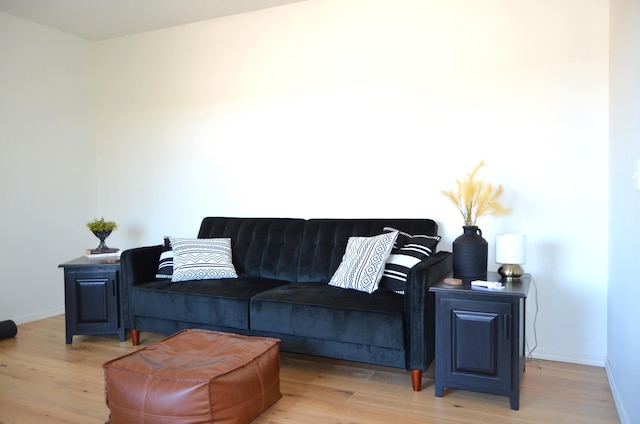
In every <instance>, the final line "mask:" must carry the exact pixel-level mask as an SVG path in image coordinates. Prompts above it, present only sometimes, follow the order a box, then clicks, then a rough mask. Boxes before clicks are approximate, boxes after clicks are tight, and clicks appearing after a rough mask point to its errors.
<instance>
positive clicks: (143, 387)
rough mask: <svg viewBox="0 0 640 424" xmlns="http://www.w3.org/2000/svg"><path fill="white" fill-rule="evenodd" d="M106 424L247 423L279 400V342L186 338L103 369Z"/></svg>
mask: <svg viewBox="0 0 640 424" xmlns="http://www.w3.org/2000/svg"><path fill="white" fill-rule="evenodd" d="M103 368H104V375H105V396H106V401H107V406H108V407H109V410H110V411H111V416H110V421H109V422H110V423H111V424H119V423H127V424H133V423H158V424H169V423H172V424H173V423H181V424H200V423H229V424H231V423H238V424H239V423H249V422H251V421H252V420H253V419H254V418H256V417H257V416H258V415H260V414H261V413H262V412H263V411H264V410H265V409H267V408H268V407H269V406H271V405H273V404H274V403H275V402H276V401H277V400H278V399H280V397H281V396H282V395H281V393H280V340H278V339H272V338H266V337H247V336H240V335H237V334H230V333H221V332H216V331H208V330H184V331H181V332H179V333H176V334H174V335H172V336H169V337H167V338H165V339H163V340H161V341H159V342H157V343H154V344H151V345H149V346H146V347H144V348H142V349H140V350H137V351H135V352H133V353H130V354H128V355H124V356H121V357H120V358H117V359H113V360H111V361H108V362H105V363H104V365H103Z"/></svg>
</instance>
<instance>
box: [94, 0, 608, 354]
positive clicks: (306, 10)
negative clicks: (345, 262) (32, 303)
mask: <svg viewBox="0 0 640 424" xmlns="http://www.w3.org/2000/svg"><path fill="white" fill-rule="evenodd" d="M96 59H97V60H96V77H97V78H96V81H97V100H98V103H97V117H98V123H97V124H98V125H97V128H98V130H97V145H98V153H99V154H98V158H99V159H98V193H99V196H100V197H99V210H100V211H101V213H102V214H104V215H105V217H107V218H110V219H115V220H117V221H118V222H120V223H121V224H122V225H121V228H120V229H119V230H118V231H117V232H116V233H114V235H112V236H111V240H112V241H113V244H116V245H119V246H120V247H123V248H128V247H133V246H139V245H146V244H158V243H160V242H161V240H162V236H163V235H180V236H194V235H195V234H196V232H197V229H198V226H199V223H200V220H201V219H202V217H204V216H209V215H222V216H233V215H236V216H292V217H429V218H434V219H436V220H437V221H438V222H439V223H440V224H441V232H442V234H443V236H444V240H443V242H442V246H441V247H442V248H443V249H447V250H449V249H450V247H451V242H452V240H453V239H454V238H455V237H457V236H458V235H459V234H460V233H461V231H462V229H461V226H462V220H461V218H460V216H458V215H457V212H456V211H455V210H454V208H453V206H451V205H450V204H449V203H447V200H446V199H445V198H444V197H443V196H441V195H440V193H439V191H440V190H441V189H447V188H450V187H452V185H453V183H454V179H455V178H459V177H462V176H463V175H464V174H465V173H466V172H467V171H468V170H470V169H471V168H472V167H473V165H475V163H476V162H477V161H478V160H480V159H485V161H486V162H487V164H488V167H487V168H486V169H485V171H484V173H483V176H484V177H485V178H487V179H490V180H492V181H493V182H495V183H502V184H503V185H504V187H505V196H504V198H503V200H504V203H505V204H506V205H508V206H511V207H512V208H513V213H512V214H511V215H510V216H508V217H499V218H493V217H489V218H485V219H484V220H481V221H480V226H481V228H482V229H483V230H484V234H485V238H487V240H488V241H489V242H490V244H491V246H493V242H494V237H495V235H496V234H497V233H500V232H504V231H519V232H525V233H526V234H527V237H528V258H527V264H526V270H527V271H528V272H530V273H532V274H533V275H534V278H535V280H536V283H537V289H538V303H539V316H538V320H537V336H538V340H537V342H538V347H537V350H536V351H535V353H534V355H535V356H537V357H539V358H551V359H558V360H564V361H570V362H578V363H586V364H596V365H603V364H604V360H605V356H606V319H607V313H606V311H607V303H606V302H607V301H606V298H607V258H606V255H605V253H604V252H606V250H607V241H606V236H605V234H606V231H607V230H606V228H607V176H608V161H607V154H608V152H607V128H608V98H607V96H608V1H607V0H594V1H590V2H584V1H582V0H561V1H558V0H536V1H526V2H513V1H510V0H495V1H481V2H469V1H463V0H458V1H447V2H442V1H435V0H434V1H424V0H415V1H410V0H406V1H401V2H389V1H382V0H380V1H372V0H351V1H348V2H345V1H338V0H323V1H317V0H316V1H307V2H301V3H296V4H292V5H288V6H282V7H276V8H271V9H266V10H261V11H258V12H253V13H247V14H242V15H236V16H231V17H227V18H222V19H216V20H210V21H205V22H200V23H196V24H192V25H186V26H181V27H176V28H171V29H166V30H161V31H155V32H150V33H145V34H139V35H135V36H130V37H123V38H118V39H112V40H107V41H103V42H99V43H97V44H96ZM490 251H491V248H490ZM493 257H494V255H493V252H492V251H491V253H490V260H489V262H490V268H491V269H494V270H495V269H496V268H497V266H496V265H495V264H494V263H493ZM530 294H531V299H532V301H531V302H530V305H531V307H530V309H529V311H530V314H529V320H530V321H529V336H530V337H529V339H530V340H529V341H530V345H531V346H533V344H534V340H533V331H532V329H531V324H532V322H533V311H534V307H533V305H534V303H535V302H534V301H533V300H534V294H535V290H534V289H532V291H531V293H530Z"/></svg>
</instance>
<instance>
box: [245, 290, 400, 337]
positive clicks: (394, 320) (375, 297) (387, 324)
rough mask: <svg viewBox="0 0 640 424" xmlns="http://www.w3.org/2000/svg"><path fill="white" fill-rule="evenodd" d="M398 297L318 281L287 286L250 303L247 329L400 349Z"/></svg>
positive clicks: (259, 296)
mask: <svg viewBox="0 0 640 424" xmlns="http://www.w3.org/2000/svg"><path fill="white" fill-rule="evenodd" d="M403 314H404V298H403V297H402V296H400V295H397V294H395V293H390V292H376V293H373V294H368V293H364V292H360V291H357V290H350V289H343V288H339V287H333V286H329V285H327V284H321V283H292V284H287V285H283V286H279V287H276V288H274V289H271V290H267V291H264V292H262V293H260V294H257V295H256V296H254V297H253V298H252V299H251V329H252V330H253V331H259V332H268V333H280V334H287V335H292V336H303V337H313V338H318V339H325V340H334V341H339V342H350V343H361V344H367V345H373V346H381V347H389V348H400V349H402V348H403V346H404V342H403V321H404V320H403Z"/></svg>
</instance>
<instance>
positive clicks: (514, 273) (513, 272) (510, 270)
mask: <svg viewBox="0 0 640 424" xmlns="http://www.w3.org/2000/svg"><path fill="white" fill-rule="evenodd" d="M498 274H500V275H502V277H503V278H506V279H507V280H514V279H516V278H520V277H522V274H524V269H522V267H521V266H520V265H518V264H503V265H501V266H500V268H498Z"/></svg>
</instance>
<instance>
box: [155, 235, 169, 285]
mask: <svg viewBox="0 0 640 424" xmlns="http://www.w3.org/2000/svg"><path fill="white" fill-rule="evenodd" d="M172 275H173V250H171V242H170V241H169V237H165V238H164V244H163V245H162V251H161V252H160V263H159V264H158V272H157V273H156V278H160V279H169V280H170V279H171V276H172Z"/></svg>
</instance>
